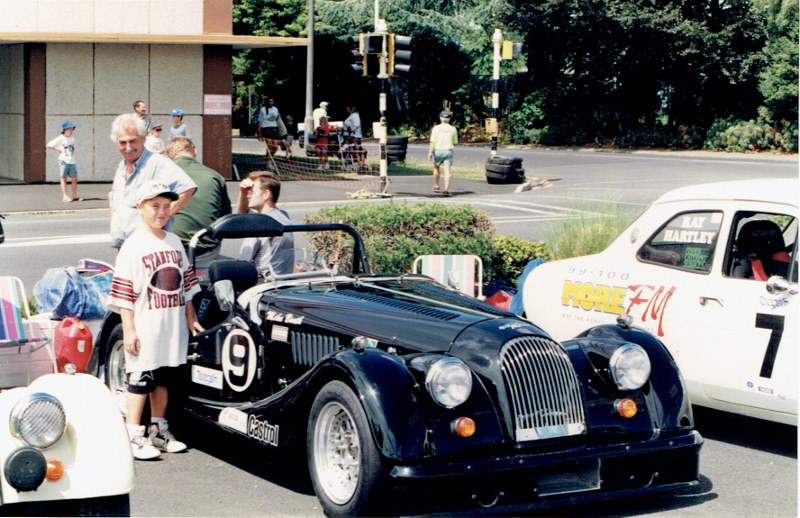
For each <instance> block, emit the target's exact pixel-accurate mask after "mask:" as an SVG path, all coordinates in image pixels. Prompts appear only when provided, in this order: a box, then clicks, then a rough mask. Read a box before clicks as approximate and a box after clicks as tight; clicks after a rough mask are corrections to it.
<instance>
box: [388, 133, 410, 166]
mask: <svg viewBox="0 0 800 518" xmlns="http://www.w3.org/2000/svg"><path fill="white" fill-rule="evenodd" d="M407 151H408V137H407V136H404V135H387V136H386V160H388V161H389V163H392V162H405V161H406V152H407Z"/></svg>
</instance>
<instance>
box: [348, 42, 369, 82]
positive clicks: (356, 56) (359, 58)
mask: <svg viewBox="0 0 800 518" xmlns="http://www.w3.org/2000/svg"><path fill="white" fill-rule="evenodd" d="M363 37H364V35H363V34H359V35H357V36H352V37H351V38H350V40H351V42H352V45H353V49H352V50H351V51H350V52H351V53H352V54H353V64H352V65H350V66H351V67H353V71H354V72H355V73H356V75H359V76H367V75H369V74H368V71H367V55H366V54H364V51H363V49H362V45H361V40H362V39H363Z"/></svg>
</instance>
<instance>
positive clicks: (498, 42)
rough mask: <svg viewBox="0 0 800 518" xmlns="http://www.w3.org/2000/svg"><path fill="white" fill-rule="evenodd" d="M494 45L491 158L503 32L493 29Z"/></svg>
mask: <svg viewBox="0 0 800 518" xmlns="http://www.w3.org/2000/svg"><path fill="white" fill-rule="evenodd" d="M492 43H493V44H494V59H493V60H492V124H491V131H492V151H491V156H495V155H497V131H498V130H497V115H498V109H499V108H500V92H499V90H498V83H499V82H500V47H501V46H502V45H503V31H501V30H500V29H495V30H494V34H492Z"/></svg>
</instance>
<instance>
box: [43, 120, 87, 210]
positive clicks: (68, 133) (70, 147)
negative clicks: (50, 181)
mask: <svg viewBox="0 0 800 518" xmlns="http://www.w3.org/2000/svg"><path fill="white" fill-rule="evenodd" d="M74 133H75V123H74V122H72V121H64V122H63V123H62V124H61V135H59V136H57V137H56V138H54V139H53V140H51V141H50V142H48V143H47V149H52V150H54V151H57V152H58V168H59V176H60V178H61V201H63V202H65V203H68V202H71V201H81V198H79V197H78V167H77V165H75V137H73V136H72V135H73V134H74ZM67 178H69V179H70V181H71V183H72V196H71V197H70V196H67Z"/></svg>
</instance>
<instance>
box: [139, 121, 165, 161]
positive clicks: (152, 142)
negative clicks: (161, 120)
mask: <svg viewBox="0 0 800 518" xmlns="http://www.w3.org/2000/svg"><path fill="white" fill-rule="evenodd" d="M163 129H164V127H163V126H162V125H161V124H156V123H155V122H154V123H152V124H150V128H149V129H148V131H147V138H146V139H145V141H144V148H145V149H146V150H148V151H150V152H151V153H158V154H159V155H163V154H164V151H166V149H167V146H166V145H164V141H163V140H162V139H161V131H162V130H163Z"/></svg>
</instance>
